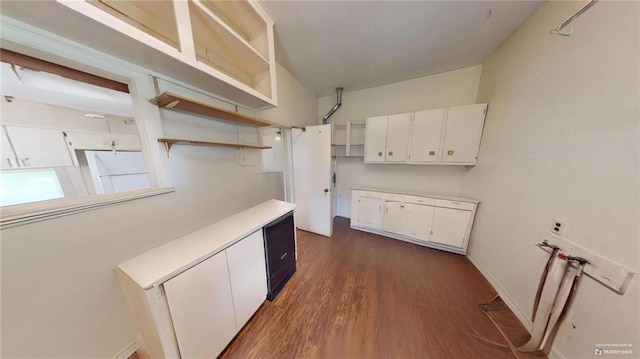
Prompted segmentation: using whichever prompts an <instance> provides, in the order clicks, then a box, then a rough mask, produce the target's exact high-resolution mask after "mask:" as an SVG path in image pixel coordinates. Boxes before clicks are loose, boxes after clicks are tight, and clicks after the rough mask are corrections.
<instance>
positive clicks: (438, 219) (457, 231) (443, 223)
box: [430, 207, 471, 247]
mask: <svg viewBox="0 0 640 359" xmlns="http://www.w3.org/2000/svg"><path fill="white" fill-rule="evenodd" d="M469 219H471V211H469V210H463V209H453V208H443V207H436V208H435V211H434V213H433V229H432V230H431V238H430V240H431V241H432V242H436V243H440V244H445V245H448V246H454V247H462V245H463V244H464V239H465V234H466V232H467V226H468V225H469Z"/></svg>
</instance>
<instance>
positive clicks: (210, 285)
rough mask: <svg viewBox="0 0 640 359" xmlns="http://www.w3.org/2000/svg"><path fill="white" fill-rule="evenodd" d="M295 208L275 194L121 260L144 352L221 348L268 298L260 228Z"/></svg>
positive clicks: (194, 354)
mask: <svg viewBox="0 0 640 359" xmlns="http://www.w3.org/2000/svg"><path fill="white" fill-rule="evenodd" d="M294 208H295V205H294V204H291V203H286V202H282V201H277V200H270V201H267V202H264V203H262V204H260V205H257V206H255V207H253V208H250V209H248V210H246V211H243V212H240V213H238V214H236V215H234V216H231V217H228V218H226V219H224V220H222V221H220V222H218V223H215V224H212V225H210V226H208V227H205V228H203V229H201V230H199V231H197V232H194V233H191V234H189V235H187V236H185V237H182V238H179V239H177V240H175V241H172V242H169V243H167V244H165V245H163V246H160V247H157V248H154V249H152V250H150V251H148V252H145V253H143V254H141V255H139V256H137V257H135V258H132V259H130V260H128V261H126V262H124V263H122V264H120V265H119V266H118V277H119V279H120V284H121V287H122V291H123V293H124V296H125V298H126V300H127V304H128V305H129V308H130V310H131V315H132V316H133V318H134V321H135V323H136V327H137V329H138V331H139V333H140V335H141V337H142V340H143V345H142V350H143V351H144V352H146V353H145V354H147V355H146V356H147V357H151V358H180V357H181V358H215V357H217V356H218V355H219V354H220V353H221V352H222V350H224V348H225V347H226V346H227V345H228V344H229V342H230V341H231V340H232V339H233V337H234V336H235V335H236V334H237V333H238V331H240V329H241V328H242V327H243V326H244V325H245V324H246V323H247V321H248V320H249V319H250V318H251V316H252V315H253V314H254V313H255V312H256V310H257V309H258V308H259V307H260V305H261V304H262V303H263V302H264V300H265V299H266V294H267V275H266V262H265V252H264V246H263V230H262V228H263V227H264V226H265V225H267V224H269V223H271V222H272V221H273V220H274V219H276V218H279V217H281V216H283V215H285V214H287V213H289V212H291V211H293V209H294ZM292 226H295V223H293V224H292Z"/></svg>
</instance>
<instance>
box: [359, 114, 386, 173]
mask: <svg viewBox="0 0 640 359" xmlns="http://www.w3.org/2000/svg"><path fill="white" fill-rule="evenodd" d="M387 119H388V117H387V116H378V117H369V118H368V119H367V125H366V128H365V136H364V161H365V162H384V159H385V156H384V154H385V150H386V145H387Z"/></svg>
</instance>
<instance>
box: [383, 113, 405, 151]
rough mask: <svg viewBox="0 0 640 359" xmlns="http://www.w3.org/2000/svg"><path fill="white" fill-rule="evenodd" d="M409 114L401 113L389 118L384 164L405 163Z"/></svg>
mask: <svg viewBox="0 0 640 359" xmlns="http://www.w3.org/2000/svg"><path fill="white" fill-rule="evenodd" d="M410 129H411V114H410V113H401V114H397V115H390V116H389V123H388V125H387V149H386V151H387V152H386V155H385V161H386V162H406V161H407V152H408V149H409V130H410Z"/></svg>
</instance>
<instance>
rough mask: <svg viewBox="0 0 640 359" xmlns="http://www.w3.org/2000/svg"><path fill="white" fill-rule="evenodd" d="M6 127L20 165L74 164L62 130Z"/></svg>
mask: <svg viewBox="0 0 640 359" xmlns="http://www.w3.org/2000/svg"><path fill="white" fill-rule="evenodd" d="M6 129H7V135H8V136H9V139H11V143H12V144H13V149H14V150H15V153H16V156H17V157H18V163H19V165H20V167H61V166H72V165H73V161H72V159H71V154H70V153H69V148H68V147H67V142H66V140H65V138H64V135H63V134H62V131H60V130H50V129H46V128H33V127H19V126H7V127H6Z"/></svg>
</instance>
